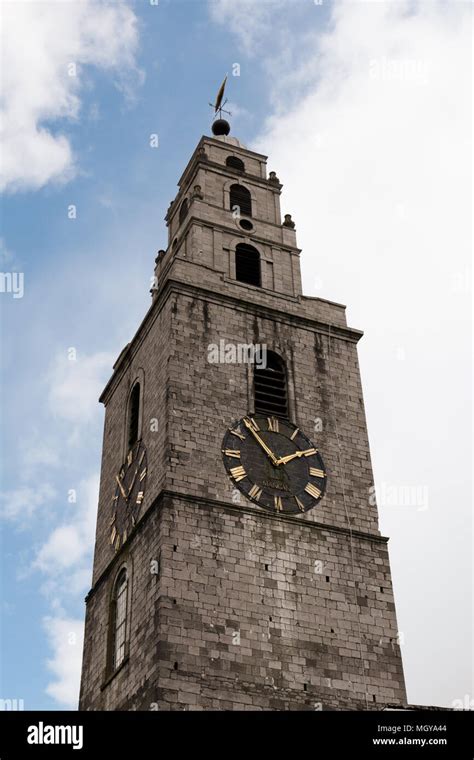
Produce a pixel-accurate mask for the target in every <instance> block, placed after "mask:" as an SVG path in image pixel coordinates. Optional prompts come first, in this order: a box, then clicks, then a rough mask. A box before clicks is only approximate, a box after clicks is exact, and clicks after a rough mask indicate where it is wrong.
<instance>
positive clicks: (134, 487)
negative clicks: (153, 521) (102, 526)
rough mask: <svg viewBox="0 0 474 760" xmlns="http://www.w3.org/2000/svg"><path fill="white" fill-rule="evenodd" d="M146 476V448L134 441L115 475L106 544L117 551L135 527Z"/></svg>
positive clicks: (139, 442)
mask: <svg viewBox="0 0 474 760" xmlns="http://www.w3.org/2000/svg"><path fill="white" fill-rule="evenodd" d="M146 476H147V457H146V448H145V446H144V445H143V443H142V442H141V441H137V442H136V443H135V444H134V445H133V446H132V448H131V449H130V451H129V452H128V455H127V458H126V460H125V462H124V463H123V465H122V466H121V468H120V470H119V472H118V473H116V475H115V483H116V488H115V495H114V498H113V500H112V518H111V520H110V543H111V544H112V546H113V547H114V549H115V551H118V550H119V549H120V547H121V546H122V544H124V543H125V541H126V540H127V537H128V536H129V535H130V532H131V531H132V530H133V528H134V527H135V525H136V523H137V521H138V517H139V515H140V509H141V504H142V501H143V498H144V496H145V488H146Z"/></svg>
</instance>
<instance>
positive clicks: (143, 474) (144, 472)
mask: <svg viewBox="0 0 474 760" xmlns="http://www.w3.org/2000/svg"><path fill="white" fill-rule="evenodd" d="M145 477H146V467H145V468H144V469H143V470H142V472H141V473H140V480H143V478H145Z"/></svg>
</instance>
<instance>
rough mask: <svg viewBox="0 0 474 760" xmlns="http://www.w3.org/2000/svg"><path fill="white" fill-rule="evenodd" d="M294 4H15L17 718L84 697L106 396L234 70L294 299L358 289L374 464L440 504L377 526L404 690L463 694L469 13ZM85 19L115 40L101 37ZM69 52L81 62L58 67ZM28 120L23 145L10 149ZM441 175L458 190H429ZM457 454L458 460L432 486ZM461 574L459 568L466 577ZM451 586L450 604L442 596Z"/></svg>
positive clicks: (11, 637)
mask: <svg viewBox="0 0 474 760" xmlns="http://www.w3.org/2000/svg"><path fill="white" fill-rule="evenodd" d="M66 5H67V4H66ZM290 5H291V13H290V12H288V7H287V2H286V0H274V1H271V2H267V3H260V2H258V3H257V2H252V0H242V2H240V3H234V2H229V1H228V0H213V2H212V3H208V2H206V1H205V0H202V1H200V2H197V1H193V2H184V1H183V0H160V2H159V4H158V6H153V5H151V4H150V3H149V2H148V0H141V1H140V2H128V3H127V2H124V3H119V2H116V3H112V4H111V5H107V3H101V2H96V1H95V0H87V1H85V2H83V3H74V4H72V5H71V4H70V5H69V6H68V7H69V11H70V13H69V16H68V17H65V16H63V15H62V14H61V13H60V14H59V15H58V14H57V13H56V14H55V16H54V20H52V21H51V24H50V25H49V24H48V23H47V22H48V19H52V14H53V13H54V10H55V7H54V5H51V4H49V3H42V2H33V3H31V4H28V3H26V4H24V6H23V8H22V9H21V10H18V6H16V7H13V5H11V6H9V8H8V12H7V13H5V23H6V24H7V25H10V27H11V29H13V31H14V32H16V35H20V37H23V38H24V40H25V43H26V42H28V41H30V42H28V45H26V44H25V45H24V46H22V45H20V46H17V48H19V49H15V50H12V49H10V47H8V49H7V53H6V54H7V56H11V60H10V69H9V70H10V72H11V73H10V74H9V77H8V81H7V87H6V96H5V100H4V103H3V108H4V110H5V113H6V116H7V133H8V134H7V141H6V143H7V147H8V149H9V153H8V155H9V157H10V158H9V160H8V162H7V163H8V166H7V169H8V171H7V175H8V176H7V180H6V181H5V186H4V193H3V198H2V206H1V213H2V224H1V227H2V229H1V238H2V248H1V256H2V267H3V270H2V271H4V272H10V271H18V272H23V273H24V278H25V280H24V296H23V298H16V299H15V298H13V294H12V293H1V294H0V306H1V309H2V334H1V345H2V353H1V364H2V366H1V371H2V385H3V387H4V389H5V392H4V394H3V404H2V408H1V413H2V430H3V436H2V460H3V478H2V481H3V483H2V495H1V501H0V509H1V515H2V518H3V531H2V543H3V552H2V557H3V565H2V605H3V608H2V629H1V633H2V653H3V655H2V674H1V694H0V698H3V699H8V698H19V699H23V700H24V702H25V708H27V709H36V708H44V709H58V708H74V706H75V700H76V695H77V685H78V668H79V665H80V654H81V632H82V619H83V613H84V604H83V598H84V596H85V594H86V593H87V590H88V588H89V583H90V572H91V565H92V541H93V532H94V520H95V509H96V497H97V477H98V472H99V464H100V452H101V436H102V421H103V413H102V409H101V407H100V406H99V405H98V403H97V398H98V395H99V392H100V390H101V387H102V386H103V385H104V383H105V382H106V380H107V379H108V376H109V375H110V371H111V366H112V363H113V361H114V360H115V358H116V357H117V356H118V354H119V353H120V350H121V349H122V347H123V346H124V345H125V343H127V342H128V340H130V338H131V337H132V335H133V333H134V331H135V329H136V327H137V326H138V324H139V322H140V320H141V318H142V317H143V315H144V313H145V311H146V310H147V308H148V306H149V303H150V295H149V287H150V277H151V276H152V274H153V262H154V257H155V254H156V251H157V250H158V249H159V248H161V247H166V227H165V224H164V221H163V218H164V215H165V213H166V209H167V207H168V204H169V202H170V201H171V199H172V198H173V197H174V195H175V192H176V182H177V180H178V178H179V176H180V175H181V173H182V171H183V169H184V166H185V165H186V162H187V160H188V159H189V157H190V155H191V153H192V151H193V150H194V147H195V145H196V143H197V142H198V140H199V138H200V136H201V135H202V134H204V133H208V132H209V124H210V120H211V109H210V108H209V106H208V102H209V101H210V100H211V99H212V98H213V96H214V95H215V92H216V90H217V88H218V86H219V85H220V83H221V81H222V78H223V76H224V74H225V73H229V75H230V76H229V87H228V95H229V99H230V101H231V103H230V110H231V111H232V112H233V117H232V129H233V134H236V135H237V136H238V137H239V138H240V139H241V140H242V141H243V142H244V143H245V144H247V145H249V146H252V147H255V148H256V149H258V150H261V151H262V152H264V153H267V154H269V155H270V157H271V160H270V163H271V165H270V166H269V168H270V169H272V168H274V169H275V170H276V171H277V173H278V175H279V176H280V177H281V179H282V181H283V182H284V184H285V188H284V193H285V195H284V203H283V209H282V210H284V211H290V212H291V213H293V215H294V217H295V218H296V222H297V225H298V234H299V244H300V245H301V246H302V247H303V249H304V253H303V263H302V267H303V282H304V290H305V292H306V293H307V294H309V295H321V296H323V297H325V298H330V299H332V300H335V301H342V302H345V303H347V304H348V305H349V310H348V315H349V322H350V324H353V326H355V327H359V328H362V329H365V330H366V337H365V338H364V340H363V342H362V344H361V364H362V371H363V381H364V388H365V395H366V405H367V414H368V418H369V432H370V434H371V444H372V450H373V456H374V465H375V473H376V480H379V481H380V482H381V483H382V484H384V483H385V484H387V483H395V484H396V485H397V484H398V485H399V486H401V485H403V483H405V481H403V483H401V482H400V474H399V473H400V462H402V463H403V468H402V469H403V470H404V472H405V477H406V483H407V484H409V485H412V486H418V487H420V488H425V487H426V488H427V489H428V492H429V494H430V500H429V506H427V508H426V509H425V508H424V507H423V505H421V507H420V504H413V505H411V506H410V505H409V506H408V507H401V508H399V509H397V508H394V507H393V505H390V504H385V505H384V504H382V505H381V507H380V510H381V517H382V530H383V532H385V533H388V534H389V535H391V536H392V543H391V547H392V553H391V556H392V566H393V570H394V583H395V591H396V594H397V602H398V610H399V622H400V618H401V625H402V626H403V628H402V630H403V632H404V634H405V635H404V637H402V639H403V649H404V656H405V667H406V671H407V682H408V688H409V698H410V699H411V701H413V702H423V701H424V702H426V703H443V704H451V703H452V701H453V700H454V699H457V698H463V697H464V695H465V694H466V693H469V694H470V695H471V698H472V696H473V694H472V692H473V690H472V683H471V681H470V675H469V670H470V668H469V667H465V666H466V665H467V662H468V659H469V656H470V654H469V639H470V634H469V622H468V620H467V615H466V614H465V610H466V605H467V606H468V605H469V601H468V600H469V596H468V599H467V601H466V594H468V595H469V593H470V582H469V577H470V576H469V567H470V559H471V543H470V538H469V531H468V530H467V527H468V526H469V521H470V512H469V509H466V503H467V504H469V496H470V477H469V467H470V465H469V435H468V430H467V429H466V424H465V409H466V405H469V404H470V389H469V382H466V381H465V380H464V379H463V378H465V377H468V372H469V370H468V364H469V362H468V358H463V356H464V357H467V354H466V352H467V349H466V346H465V341H466V340H467V338H468V337H469V329H470V327H469V300H470V270H469V252H468V247H467V248H466V239H467V240H468V238H469V224H468V222H469V211H468V206H467V205H466V200H465V197H466V192H464V191H465V190H466V188H467V187H468V184H469V177H468V175H467V174H466V169H465V165H466V163H468V156H469V151H470V145H469V130H468V129H466V130H465V131H463V128H462V127H460V126H458V123H457V121H458V119H459V120H462V118H463V116H465V114H463V111H462V106H461V105H460V102H461V101H462V100H463V99H464V100H466V90H465V88H466V86H467V84H468V82H467V80H466V79H465V78H463V76H461V75H460V70H461V69H462V68H463V67H464V65H465V63H466V61H467V60H468V57H469V55H468V54H469V42H468V39H467V38H466V37H465V36H463V34H464V33H463V32H462V30H463V29H465V28H466V26H467V24H466V19H467V16H466V14H467V13H468V9H467V6H465V5H464V4H462V3H461V4H458V6H457V7H456V8H445V7H444V6H443V4H441V3H440V4H438V3H436V2H435V3H430V4H429V5H428V4H420V3H418V2H410V3H404V2H401V3H399V4H398V7H397V9H395V8H394V6H393V4H391V3H377V4H370V3H360V4H359V3H349V4H344V3H339V2H336V3H324V4H323V5H322V6H319V5H318V4H315V3H313V2H312V1H311V0H308V1H307V2H306V0H301V2H291V3H290ZM25 8H26V10H25ZM121 14H123V15H121ZM86 17H87V19H88V20H89V22H91V19H92V21H94V20H95V21H96V22H97V23H96V28H88V27H87V22H86ZM448 21H449V23H447V22H448ZM91 26H92V27H94V24H93V23H91ZM84 28H85V30H84ZM52 29H54V33H53V32H52ZM97 29H99V30H101V31H102V32H103V33H104V34H105V33H106V32H110V34H109V36H108V37H107V38H104V39H105V40H106V41H105V42H104V39H102V38H101V32H100V31H99V32H98V31H97ZM32 36H33V38H34V40H35V42H34V43H32V42H31V38H32ZM107 39H108V40H109V41H108V42H107ZM110 40H113V41H114V42H113V44H112V42H110ZM454 42H455V43H456V51H455V53H454V54H452V55H451V59H450V61H451V62H450V63H449V64H446V63H445V61H446V51H448V50H450V51H452V50H453V44H454ZM35 46H36V47H35ZM68 46H69V47H68ZM24 49H28V50H29V59H28V60H26V59H24V58H22V55H23V54H22V52H21V51H22V50H24ZM71 62H76V64H77V72H76V77H74V78H71V77H69V78H66V76H67V75H66V73H65V72H66V71H67V67H68V65H69V64H70V63H71ZM46 63H47V65H46ZM234 63H239V64H240V76H238V77H234V76H232V66H233V64H234ZM71 80H72V81H71ZM16 93H19V97H20V99H21V102H22V103H23V106H22V107H18V105H17V103H16ZM440 103H441V104H442V105H443V107H442V108H440ZM22 109H23V110H22ZM467 122H468V123H469V117H467ZM25 125H26V127H25ZM23 129H24V130H25V132H24V136H25V141H27V142H28V145H29V146H33V147H31V149H30V147H28V148H27V149H26V148H25V149H24V150H23V149H21V150H19V149H18V143H17V141H16V136H17V135H18V134H20V136H21V135H22V134H23V133H22V130H23ZM41 132H43V133H44V132H47V133H49V135H50V139H51V142H50V143H47V144H44V143H43V142H41V140H43V137H42V135H41ZM152 133H157V134H158V136H159V148H158V149H153V148H151V147H150V144H149V139H150V134H152ZM35 141H36V142H38V146H39V147H38V151H37V152H35V150H34V145H35ZM67 146H68V147H67ZM23 153H26V154H27V156H28V161H27V162H26V163H25V161H24V160H23ZM55 162H57V170H56V171H54V170H53V169H52V167H53V166H55V165H56V164H55ZM430 162H431V165H430ZM433 162H434V163H433ZM433 166H435V167H436V175H437V177H438V178H439V187H449V188H450V193H449V198H447V197H446V196H445V194H442V195H443V197H442V198H441V199H440V197H439V196H440V194H439V192H437V193H435V192H434V191H433V181H432V171H433ZM408 174H409V179H408ZM387 176H389V178H390V179H389V180H387ZM71 205H74V206H75V208H76V211H77V216H76V218H75V219H70V218H68V209H69V208H70V207H71ZM433 220H436V223H434V222H433ZM453 230H455V232H453ZM447 250H449V256H446V251H447ZM400 269H402V270H404V271H405V272H406V271H407V270H408V271H409V272H410V276H409V277H408V278H407V277H406V276H401V275H400ZM440 303H443V318H442V319H441V317H440V309H439V304H440ZM402 304H403V307H402ZM440 345H442V347H443V351H442V354H441V352H440ZM71 349H72V350H71ZM74 352H75V356H76V358H75V360H71V358H70V357H71V356H74ZM448 364H449V365H450V367H451V368H452V371H451V372H449V373H448V372H447V371H446V367H447V366H448ZM426 375H428V376H429V377H430V382H429V383H427V382H426ZM427 386H429V388H428V387H427ZM381 389H383V392H381ZM446 396H448V397H449V399H450V401H449V404H447V403H443V404H442V405H441V406H442V412H441V410H440V398H442V397H446ZM394 398H395V399H397V403H396V404H394V403H393V399H394ZM402 409H403V413H402V412H401V410H402ZM433 418H436V419H433ZM436 420H437V421H436ZM440 425H441V426H442V430H441V433H440ZM448 439H449V442H450V448H449V451H448V452H446V446H445V442H446V441H447V440H448ZM443 462H446V465H447V467H448V469H449V471H450V472H453V471H455V472H456V476H455V477H453V478H450V477H447V479H445V480H444V481H443V482H442V483H441V484H440V478H439V468H440V463H443ZM73 491H75V492H76V493H75V496H74V494H73V493H72V492H73ZM74 498H75V499H76V500H75V501H74ZM448 499H449V500H450V504H453V506H452V507H451V508H450V510H449V511H447V509H446V503H447V500H448ZM457 505H459V511H458V506H457ZM455 541H456V542H457V543H456V547H454V542H455ZM420 542H426V543H424V544H423V545H424V556H425V561H424V562H423V563H420V561H419V560H420V553H419V547H420ZM440 557H442V560H441V568H440V559H439V558H440ZM447 576H449V577H455V578H457V579H458V583H457V585H456V590H452V587H451V590H449V589H450V586H449V583H448V581H449V577H447ZM413 584H415V589H417V590H416V591H413ZM427 589H428V590H427ZM436 589H437V590H438V593H437V592H436ZM439 590H441V591H443V590H444V595H445V601H446V604H447V605H448V607H446V606H442V607H441V609H440V603H439V598H440V594H439ZM448 596H449V600H448ZM421 597H423V599H421ZM449 605H451V606H449ZM462 605H464V613H463V612H461V607H462ZM420 607H421V614H420ZM420 618H421V620H420ZM446 618H448V619H449V620H450V621H451V625H448V627H446V625H447V624H446ZM466 632H467V635H466ZM427 641H428V643H426V642H427ZM447 641H448V642H449V645H448V644H447ZM423 652H424V653H425V654H424V657H425V660H426V662H425V663H423V657H421V655H422V654H423ZM449 652H455V654H450V653H449ZM420 659H421V660H422V662H420ZM435 662H436V663H437V665H438V667H439V678H438V679H437V683H436V684H434V683H432V680H431V682H430V673H431V672H432V668H433V665H434V663H435ZM440 663H441V665H440Z"/></svg>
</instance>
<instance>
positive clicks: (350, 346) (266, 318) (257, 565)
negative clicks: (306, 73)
mask: <svg viewBox="0 0 474 760" xmlns="http://www.w3.org/2000/svg"><path fill="white" fill-rule="evenodd" d="M178 187H179V190H178V193H177V195H176V197H175V199H174V200H173V202H172V203H171V205H170V207H169V209H168V213H167V216H166V223H167V226H168V247H167V249H166V251H159V253H158V256H157V258H156V267H155V277H154V284H153V287H152V304H151V306H150V308H149V310H148V312H147V313H146V315H145V318H144V319H143V321H142V323H141V325H140V326H139V328H138V330H137V332H136V334H135V336H134V338H133V339H132V341H131V342H130V343H129V344H128V345H127V346H126V347H125V348H124V349H123V351H122V352H121V354H120V355H119V357H118V359H117V361H116V363H115V365H114V367H113V375H112V377H111V379H110V380H109V382H108V383H107V386H106V387H105V389H104V391H103V393H102V396H101V399H100V400H101V401H102V403H103V404H104V405H105V410H106V413H105V429H104V439H103V454H102V470H101V481H100V494H99V505H98V515H97V531H96V543H95V556H94V569H93V578H92V588H91V590H90V592H89V594H88V595H87V599H86V605H87V607H86V623H85V641H84V657H83V667H82V682H81V693H80V709H82V710H215V709H217V710H241V709H245V710H261V709H264V710H265V709H267V710H268V709H270V710H331V709H351V710H367V709H381V708H382V707H383V706H384V705H386V704H391V705H400V706H403V705H405V704H406V695H405V686H404V678H403V670H402V662H401V656H400V649H399V645H398V637H397V623H396V616H395V606H394V600H393V593H392V584H391V577H390V567H389V559H388V552H387V539H386V538H384V537H383V536H381V535H380V532H379V529H378V515H377V507H376V504H375V502H374V499H373V489H372V486H373V474H372V466H371V460H370V453H369V443H368V436H367V428H366V420H365V413H364V403H363V398H362V389H361V381H360V373H359V365H358V359H357V342H358V341H359V339H360V338H361V335H362V333H361V332H360V331H359V330H355V329H353V328H350V327H348V326H347V324H346V318H345V308H344V306H341V305H340V304H337V303H333V302H331V301H327V300H324V299H321V298H312V297H308V296H304V295H303V294H302V287H301V276H300V250H299V248H298V247H297V241H296V232H295V225H294V222H293V221H292V219H291V216H290V215H289V214H286V215H285V216H284V218H283V220H282V216H281V212H280V194H281V190H282V185H281V183H280V181H279V179H278V177H277V176H276V174H275V172H274V171H271V172H270V173H269V174H267V159H266V156H264V155H261V154H259V153H256V152H254V151H252V150H248V149H247V148H246V147H245V146H243V145H242V144H241V143H240V142H239V140H237V139H236V138H234V137H231V136H229V125H228V124H227V122H226V121H224V120H222V119H219V120H218V121H216V122H215V123H214V125H213V136H212V137H202V138H201V140H200V141H199V144H198V145H197V147H196V150H195V151H194V153H193V155H192V157H191V159H190V161H189V163H188V165H187V167H186V169H185V171H184V173H183V175H182V177H181V179H180V180H179V183H178Z"/></svg>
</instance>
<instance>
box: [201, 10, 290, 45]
mask: <svg viewBox="0 0 474 760" xmlns="http://www.w3.org/2000/svg"><path fill="white" fill-rule="evenodd" d="M297 6H298V3H297V2H295V0H293V2H292V3H291V10H290V11H289V10H288V0H259V1H258V2H256V0H239V2H238V3H236V2H235V0H211V2H210V4H209V10H210V14H211V19H212V20H213V21H215V22H216V23H219V24H223V25H228V26H230V27H231V28H232V29H233V31H234V32H235V33H236V35H237V36H238V38H239V42H240V44H241V45H242V47H243V49H244V51H245V53H247V54H250V55H258V56H261V55H262V49H261V47H260V45H259V44H257V43H258V42H259V41H261V39H262V37H263V36H265V37H266V36H268V35H270V34H271V33H272V31H273V30H274V28H275V24H274V22H275V14H282V16H283V18H284V16H286V13H288V12H293V13H294V12H295V10H297ZM283 14H284V15H283Z"/></svg>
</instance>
